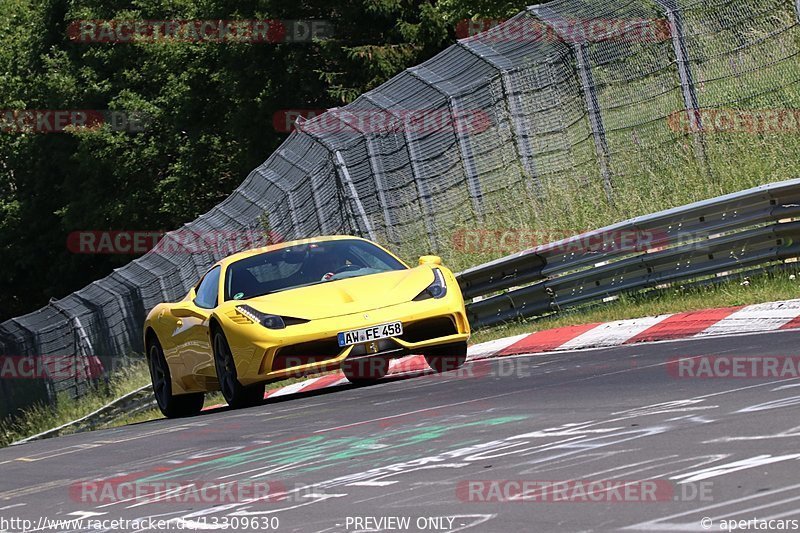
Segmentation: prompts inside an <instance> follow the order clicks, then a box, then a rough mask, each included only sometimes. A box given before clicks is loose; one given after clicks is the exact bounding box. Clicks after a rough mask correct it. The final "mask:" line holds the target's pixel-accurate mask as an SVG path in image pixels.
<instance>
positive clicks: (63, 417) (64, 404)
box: [0, 361, 150, 447]
mask: <svg viewBox="0 0 800 533" xmlns="http://www.w3.org/2000/svg"><path fill="white" fill-rule="evenodd" d="M148 383H150V374H149V372H148V370H147V365H146V364H145V362H144V361H141V362H138V363H134V364H132V365H129V366H128V367H126V368H125V369H123V370H120V371H119V372H117V373H116V374H114V376H113V377H112V378H111V380H110V381H109V383H108V386H107V387H103V388H101V389H98V390H95V391H92V392H91V393H89V394H87V395H85V396H82V397H81V398H78V399H77V400H75V399H73V398H70V397H68V396H66V395H60V396H59V397H58V401H57V402H56V404H55V405H41V404H35V405H33V406H31V407H29V408H27V409H25V410H23V411H22V413H21V414H19V415H17V416H16V417H14V418H6V419H3V420H1V421H0V447H4V446H8V445H9V444H11V443H12V442H14V441H17V440H19V439H23V438H25V437H29V436H31V435H35V434H37V433H41V432H42V431H46V430H48V429H52V428H54V427H57V426H60V425H62V424H66V423H67V422H71V421H73V420H76V419H78V418H81V417H83V416H86V415H88V414H89V413H91V412H92V411H95V410H97V409H99V408H100V407H103V406H104V405H105V404H107V403H108V402H110V401H111V400H114V399H115V398H118V397H120V396H122V395H124V394H127V393H129V392H131V391H134V390H136V389H138V388H140V387H142V386H143V385H147V384H148ZM70 431H71V430H66V431H65V433H69V432H70Z"/></svg>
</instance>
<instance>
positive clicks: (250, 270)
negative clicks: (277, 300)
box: [225, 239, 407, 300]
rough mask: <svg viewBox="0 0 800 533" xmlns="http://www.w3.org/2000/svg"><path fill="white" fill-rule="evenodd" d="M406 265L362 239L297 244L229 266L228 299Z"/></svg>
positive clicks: (395, 268) (385, 270)
mask: <svg viewBox="0 0 800 533" xmlns="http://www.w3.org/2000/svg"><path fill="white" fill-rule="evenodd" d="M405 268H407V267H406V266H405V265H403V264H402V263H401V262H400V261H398V260H397V259H395V258H394V257H392V256H391V255H390V254H388V253H386V252H385V251H384V250H382V249H381V248H379V247H377V246H375V245H374V244H371V243H369V242H366V241H362V240H357V239H343V240H335V241H324V242H315V243H305V244H298V245H296V246H290V247H287V248H281V249H280V250H274V251H271V252H264V253H263V254H259V255H254V256H251V257H248V258H246V259H242V260H240V261H236V262H235V263H232V264H231V265H230V266H228V270H227V272H226V274H225V300H246V299H248V298H254V297H256V296H263V295H265V294H270V293H273V292H279V291H285V290H287V289H296V288H298V287H306V286H309V285H316V284H318V283H327V282H332V281H337V280H341V279H345V278H354V277H359V276H366V275H369V274H377V273H380V272H388V271H390V270H404V269H405Z"/></svg>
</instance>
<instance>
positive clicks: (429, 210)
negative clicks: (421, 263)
mask: <svg viewBox="0 0 800 533" xmlns="http://www.w3.org/2000/svg"><path fill="white" fill-rule="evenodd" d="M364 98H365V99H366V100H367V101H369V102H370V103H372V104H373V105H375V106H377V107H378V108H380V109H383V110H384V111H388V112H389V113H391V114H392V115H394V116H396V117H397V116H398V115H397V113H393V112H392V110H391V109H389V108H388V107H386V106H384V105H381V104H379V103H378V102H377V101H375V98H374V97H373V96H371V95H370V94H369V93H366V94H364ZM398 118H399V119H400V120H403V122H404V123H403V125H402V126H401V127H402V128H403V140H404V141H405V145H406V150H407V151H408V161H409V164H410V166H411V178H412V179H413V180H414V184H415V185H416V187H417V196H418V197H419V201H420V204H421V205H422V216H423V220H424V222H425V229H426V233H427V234H428V243H429V244H430V246H431V250H432V251H434V252H438V251H439V243H438V241H437V240H436V224H435V223H434V221H433V211H434V209H433V202H432V201H431V195H430V191H429V190H428V186H427V184H426V183H425V182H424V181H423V180H422V179H421V178H420V176H421V175H422V173H421V172H420V168H419V164H420V163H419V159H418V155H419V154H417V149H416V146H415V144H414V142H413V139H411V136H410V135H409V131H408V129H409V128H408V124H407V120H406V118H405V117H402V116H400V117H398Z"/></svg>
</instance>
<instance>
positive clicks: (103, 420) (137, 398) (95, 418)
mask: <svg viewBox="0 0 800 533" xmlns="http://www.w3.org/2000/svg"><path fill="white" fill-rule="evenodd" d="M155 406H156V399H155V396H153V387H152V385H150V384H147V385H145V386H143V387H140V388H138V389H136V390H134V391H132V392H129V393H128V394H125V395H124V396H120V397H119V398H116V399H115V400H112V401H110V402H109V403H107V404H106V405H104V406H103V407H101V408H100V409H97V410H95V411H93V412H91V413H89V414H88V415H86V416H83V417H81V418H78V419H77V420H73V421H71V422H67V423H66V424H63V425H60V426H58V427H54V428H52V429H48V430H47V431H43V432H41V433H37V434H36V435H31V436H30V437H25V438H24V439H20V440H18V441H15V442H12V443H11V446H15V445H17V444H24V443H26V442H31V441H34V440H41V439H48V438H50V437H57V436H59V435H61V434H62V433H64V431H66V430H67V429H70V430H72V432H73V433H80V432H82V431H89V430H93V429H97V428H99V427H102V426H104V425H105V424H107V423H110V422H112V421H114V420H116V419H117V418H119V417H121V416H131V415H135V414H136V413H139V412H141V411H145V410H147V409H152V408H154V407H155Z"/></svg>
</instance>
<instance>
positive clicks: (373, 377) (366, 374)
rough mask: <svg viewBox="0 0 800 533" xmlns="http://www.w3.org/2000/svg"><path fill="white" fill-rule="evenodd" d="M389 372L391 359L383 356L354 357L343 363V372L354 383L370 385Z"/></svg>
mask: <svg viewBox="0 0 800 533" xmlns="http://www.w3.org/2000/svg"><path fill="white" fill-rule="evenodd" d="M388 372H389V360H388V359H386V358H383V357H368V358H365V359H353V360H351V361H348V360H346V359H345V361H344V362H343V363H342V373H343V374H344V377H346V378H347V381H349V382H350V383H352V384H354V385H370V384H372V383H375V382H376V381H378V380H379V379H381V378H382V377H384V376H385V375H386V374H387V373H388Z"/></svg>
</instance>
